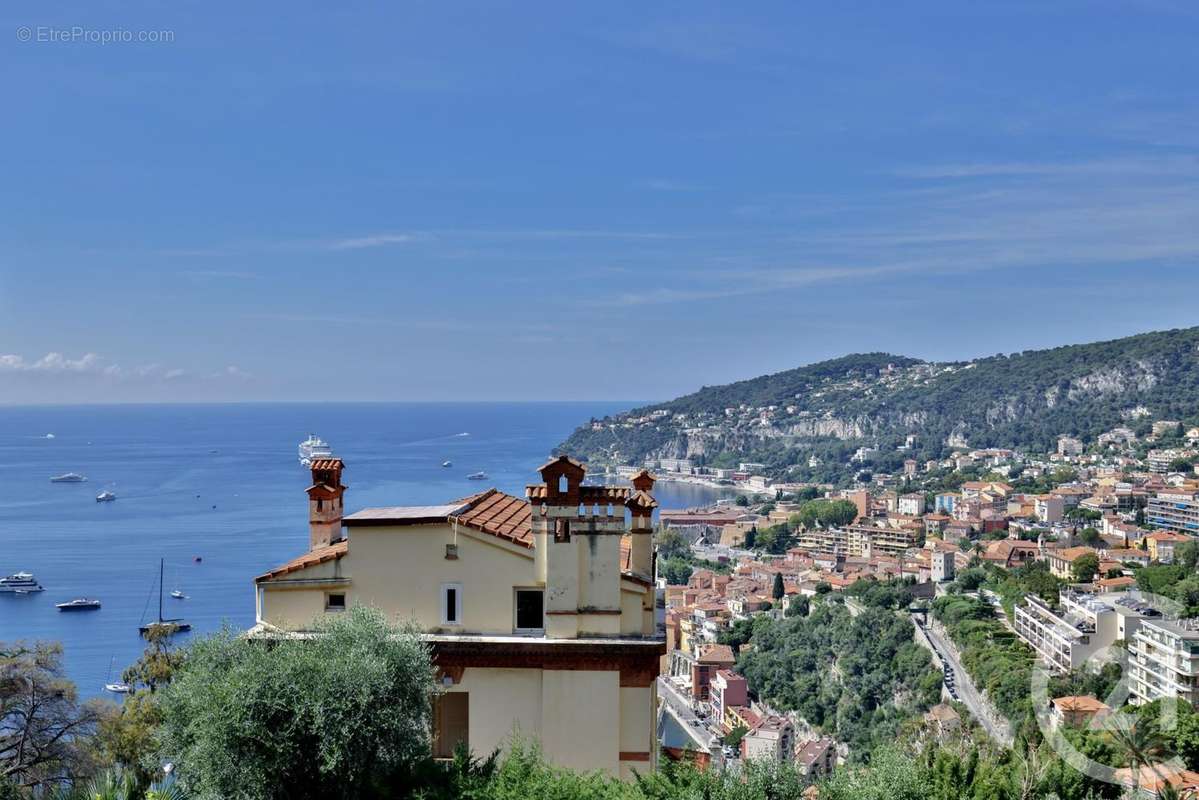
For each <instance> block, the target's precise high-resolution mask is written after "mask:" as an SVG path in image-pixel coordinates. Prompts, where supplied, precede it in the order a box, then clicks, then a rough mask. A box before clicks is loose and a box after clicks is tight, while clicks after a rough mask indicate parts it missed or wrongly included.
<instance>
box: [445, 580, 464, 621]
mask: <svg viewBox="0 0 1199 800" xmlns="http://www.w3.org/2000/svg"><path fill="white" fill-rule="evenodd" d="M441 624H442V625H461V624H462V584H460V583H443V584H441Z"/></svg>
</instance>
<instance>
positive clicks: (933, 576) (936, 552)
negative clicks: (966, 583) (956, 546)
mask: <svg viewBox="0 0 1199 800" xmlns="http://www.w3.org/2000/svg"><path fill="white" fill-rule="evenodd" d="M929 558H930V560H931V563H930V565H929V575H930V580H932V582H933V583H945V582H947V581H951V580H953V577H954V558H955V553H954V551H953V550H948V549H940V548H937V549H930V551H929Z"/></svg>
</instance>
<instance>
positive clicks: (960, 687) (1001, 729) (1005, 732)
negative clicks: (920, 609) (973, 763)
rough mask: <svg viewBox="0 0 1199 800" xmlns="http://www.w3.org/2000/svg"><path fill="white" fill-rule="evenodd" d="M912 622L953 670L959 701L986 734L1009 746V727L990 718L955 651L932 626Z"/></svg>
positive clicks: (1010, 744) (1010, 734) (942, 660)
mask: <svg viewBox="0 0 1199 800" xmlns="http://www.w3.org/2000/svg"><path fill="white" fill-rule="evenodd" d="M913 622H915V623H916V624H917V625H918V626H919V627H920V629H921V630H922V631H923V632H924V634H925V636H927V637H928V640H929V642H931V643H932V646H933V652H934V653H936V655H937V657H938V658H940V659H941V662H942V663H943V664H946V665H948V666H949V667H950V668H951V669H952V670H953V677H954V682H955V684H956V689H957V693H958V696H959V698H960V699H961V702H962V703H963V704H964V705H965V706H966V708H968V709H970V713H971V714H972V715H973V716H974V718H975V719H976V720H978V723H979V724H980V725H982V727H983V730H985V731H986V732H987V735H988V736H990V737H991V738H992V739H994V740H995V741H997V742H999V743H1000V744H1002V745H1003V746H1004V747H1011V746H1012V733H1011V730H1010V727H1009V726H1007V725H999V724H996V723H995V722H994V721H993V720H992V718H991V715H990V714H989V713H988V712H987V708H988V705H987V703H985V702H984V701H983V699H982V695H981V693H980V692H979V691H978V689H977V688H975V686H974V681H972V680H971V679H970V675H969V674H968V673H967V672H966V669H965V667H963V666H962V664H961V662H959V661H958V657H957V651H956V650H954V649H953V648H952V647H950V645H949V644H948V643H947V642H946V641H945V640H944V638H943V637H942V636H941V635H940V634H938V633H937V632H936V631H935V630H933V629H932V626H930V625H923V624H921V623H920V622H917V621H916V620H913Z"/></svg>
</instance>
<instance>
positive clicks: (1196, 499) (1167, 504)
mask: <svg viewBox="0 0 1199 800" xmlns="http://www.w3.org/2000/svg"><path fill="white" fill-rule="evenodd" d="M1145 523H1146V524H1147V525H1149V527H1151V528H1158V529H1159V530H1167V531H1174V532H1175V533H1189V534H1190V535H1192V536H1199V492H1194V491H1160V492H1158V493H1157V496H1156V497H1151V498H1149V500H1148V502H1147V503H1146V506H1145Z"/></svg>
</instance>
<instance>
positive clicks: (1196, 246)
mask: <svg viewBox="0 0 1199 800" xmlns="http://www.w3.org/2000/svg"><path fill="white" fill-rule="evenodd" d="M896 173H897V174H900V175H902V177H905V178H913V179H916V180H918V181H919V184H917V185H915V186H911V187H904V186H902V185H901V186H899V187H895V188H891V189H888V190H886V191H880V192H876V193H872V194H871V195H869V196H862V197H860V198H858V199H857V200H856V201H851V202H848V203H845V204H843V205H840V206H838V207H837V208H835V209H833V210H831V211H830V212H829V213H828V214H825V215H823V216H821V217H818V218H813V217H811V215H810V214H809V209H810V207H811V203H810V202H806V201H803V200H799V201H796V209H795V210H794V212H792V211H791V210H790V209H788V208H786V207H785V206H784V207H781V208H777V209H771V212H770V213H769V214H768V215H765V216H763V217H760V219H761V220H762V221H761V222H760V226H764V227H769V228H771V229H773V231H769V232H766V233H763V234H762V235H760V236H758V237H757V238H756V239H755V241H753V242H751V243H750V244H749V245H748V246H746V247H744V248H742V249H741V250H740V251H739V252H738V258H736V259H726V260H729V261H730V263H732V264H733V265H735V266H733V267H730V266H729V265H728V264H721V263H719V262H720V260H721V258H722V257H721V256H720V255H719V254H717V253H713V252H705V253H702V254H698V255H695V256H691V257H690V260H691V261H692V262H693V263H692V265H691V266H689V267H687V268H686V269H674V270H667V271H663V272H659V273H653V274H657V275H659V282H660V283H659V285H657V286H655V285H653V283H649V285H644V284H645V283H647V282H643V285H642V286H640V287H639V288H638V289H636V290H635V291H630V290H623V291H620V292H616V293H613V294H610V295H609V296H608V297H606V298H603V299H602V300H600V301H599V302H601V303H604V304H608V305H644V304H654V303H659V304H660V303H682V302H697V301H710V302H719V301H720V300H722V299H727V298H735V297H740V296H745V295H763V294H768V293H775V292H786V291H791V290H795V289H801V288H805V287H812V286H815V285H818V284H838V283H840V284H846V285H852V284H859V283H861V282H862V281H865V280H875V281H877V283H876V284H875V285H876V286H879V287H880V288H881V287H884V286H886V285H887V283H886V282H887V281H891V282H893V281H894V280H897V279H899V278H907V277H927V276H938V275H945V276H956V275H964V274H968V273H975V272H983V271H993V270H1002V269H1009V268H1017V269H1030V268H1044V269H1045V270H1047V271H1052V270H1062V269H1087V268H1098V267H1119V268H1125V267H1127V268H1138V269H1150V268H1152V267H1153V266H1155V265H1172V264H1191V263H1196V262H1199V180H1197V179H1199V159H1197V158H1195V157H1193V156H1190V155H1156V154H1149V155H1139V156H1129V157H1124V158H1114V159H1105V160H1093V161H1060V162H1035V163H1033V162H1029V163H1016V162H977V163H959V164H952V165H946V164H936V165H931V166H915V167H905V168H903V169H902V170H896ZM788 222H790V223H791V224H792V226H793V228H794V229H793V230H792V231H790V232H787V233H782V234H780V233H779V232H778V229H779V228H781V227H783V226H785V225H787V224H788ZM646 274H647V275H648V274H651V273H646Z"/></svg>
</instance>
